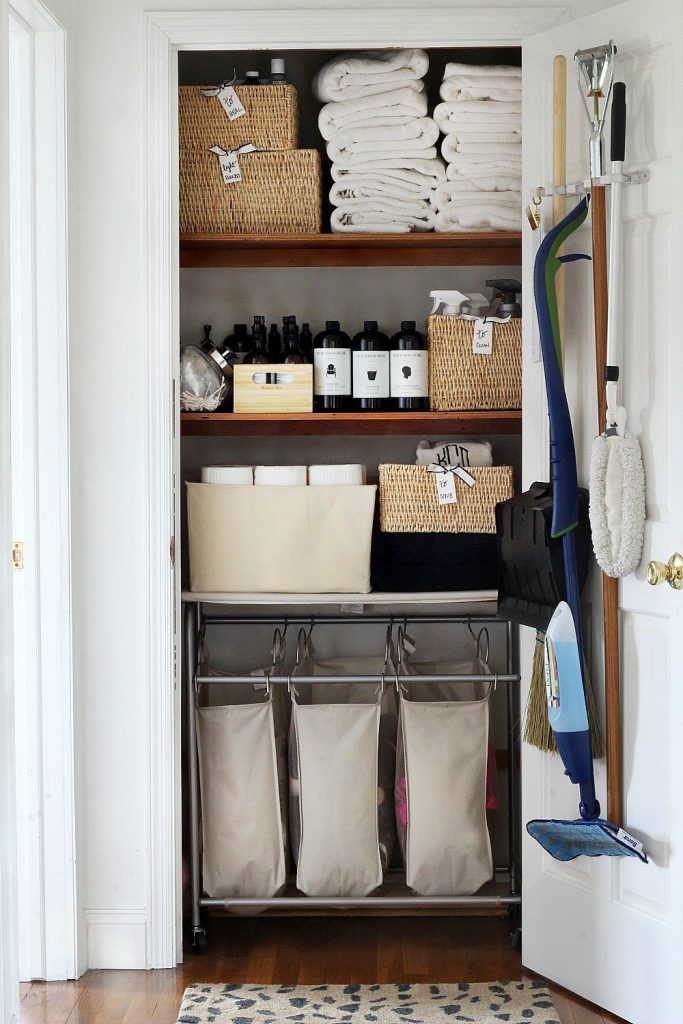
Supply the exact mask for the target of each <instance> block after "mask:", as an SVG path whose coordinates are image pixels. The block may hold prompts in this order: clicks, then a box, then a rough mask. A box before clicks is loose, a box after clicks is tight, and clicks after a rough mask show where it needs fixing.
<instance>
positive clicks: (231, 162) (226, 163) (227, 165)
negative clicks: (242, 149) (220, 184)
mask: <svg viewBox="0 0 683 1024" xmlns="http://www.w3.org/2000/svg"><path fill="white" fill-rule="evenodd" d="M218 162H219V163H220V165H221V172H222V174H223V181H224V183H225V184H226V185H232V184H233V183H234V182H236V181H241V180H242V172H241V171H240V162H239V160H238V159H237V154H236V153H221V154H220V155H219V157H218Z"/></svg>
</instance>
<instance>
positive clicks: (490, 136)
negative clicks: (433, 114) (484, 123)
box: [440, 126, 522, 145]
mask: <svg viewBox="0 0 683 1024" xmlns="http://www.w3.org/2000/svg"><path fill="white" fill-rule="evenodd" d="M440 131H442V132H443V134H444V135H447V136H448V137H449V138H450V139H452V140H453V143H454V144H456V143H457V144H462V145H467V144H468V143H470V144H471V143H480V142H488V143H501V144H505V143H507V144H508V145H510V144H512V143H518V144H519V143H521V141H522V137H521V135H520V134H519V132H505V131H501V130H498V129H496V128H494V129H493V130H490V131H488V130H487V131H480V130H479V129H475V130H474V131H470V130H469V129H468V128H453V127H452V126H449V128H448V131H444V129H443V128H440Z"/></svg>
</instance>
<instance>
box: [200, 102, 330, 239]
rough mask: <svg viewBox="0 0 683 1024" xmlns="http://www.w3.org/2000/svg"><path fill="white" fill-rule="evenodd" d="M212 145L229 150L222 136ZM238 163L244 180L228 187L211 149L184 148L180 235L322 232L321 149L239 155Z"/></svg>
mask: <svg viewBox="0 0 683 1024" xmlns="http://www.w3.org/2000/svg"><path fill="white" fill-rule="evenodd" d="M225 120H226V121H227V120H228V119H227V117H226V119H225ZM212 145H219V146H221V147H222V148H223V149H226V148H229V147H228V146H226V145H225V143H224V141H223V140H222V139H221V138H220V137H219V138H218V139H215V140H214V142H213V143H212ZM238 159H239V165H240V172H241V174H242V180H241V181H238V182H233V183H232V184H230V185H226V184H225V182H224V181H223V176H222V174H221V170H220V165H219V162H218V158H217V156H216V154H215V153H210V152H209V150H208V147H207V148H206V149H203V148H192V149H185V150H181V153H180V231H181V234H199V233H218V234H219V233H221V232H223V233H226V234H270V235H272V234H302V233H303V234H317V233H319V232H320V226H321V218H322V169H321V164H320V153H319V152H318V151H317V149H291V150H282V151H280V152H269V153H265V152H264V153H240V154H239V157H238Z"/></svg>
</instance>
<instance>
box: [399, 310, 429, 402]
mask: <svg viewBox="0 0 683 1024" xmlns="http://www.w3.org/2000/svg"><path fill="white" fill-rule="evenodd" d="M390 361H391V365H390V369H391V373H390V377H391V399H392V406H393V408H394V409H398V410H399V411H400V412H427V410H428V409H429V353H428V351H427V342H426V341H425V338H424V335H422V334H420V332H419V331H416V330H415V321H414V320H402V321H401V330H400V331H399V332H398V334H395V335H394V336H393V338H392V339H391V356H390Z"/></svg>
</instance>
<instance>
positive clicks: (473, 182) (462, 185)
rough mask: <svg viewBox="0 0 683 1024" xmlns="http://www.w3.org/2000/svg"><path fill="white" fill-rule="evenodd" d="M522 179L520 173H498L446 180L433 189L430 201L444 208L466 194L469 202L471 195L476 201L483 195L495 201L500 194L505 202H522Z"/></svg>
mask: <svg viewBox="0 0 683 1024" xmlns="http://www.w3.org/2000/svg"><path fill="white" fill-rule="evenodd" d="M521 189H522V179H521V177H520V176H519V175H512V174H511V175H508V176H505V175H502V174H501V175H497V176H492V177H489V178H459V179H458V180H457V181H445V182H443V184H441V185H437V187H436V188H435V189H434V190H433V192H432V194H431V196H430V202H431V203H432V205H433V206H435V207H436V208H437V210H442V209H443V208H444V207H445V206H447V205H448V203H450V202H458V201H459V200H460V199H461V197H463V196H465V197H468V198H467V200H466V201H467V202H469V201H470V198H469V197H473V198H474V201H475V202H476V201H478V202H482V201H483V200H482V196H485V197H486V201H487V202H488V201H491V202H494V201H495V199H496V198H497V197H498V196H501V197H503V200H504V202H510V203H514V202H518V203H521V202H522V192H521Z"/></svg>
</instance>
